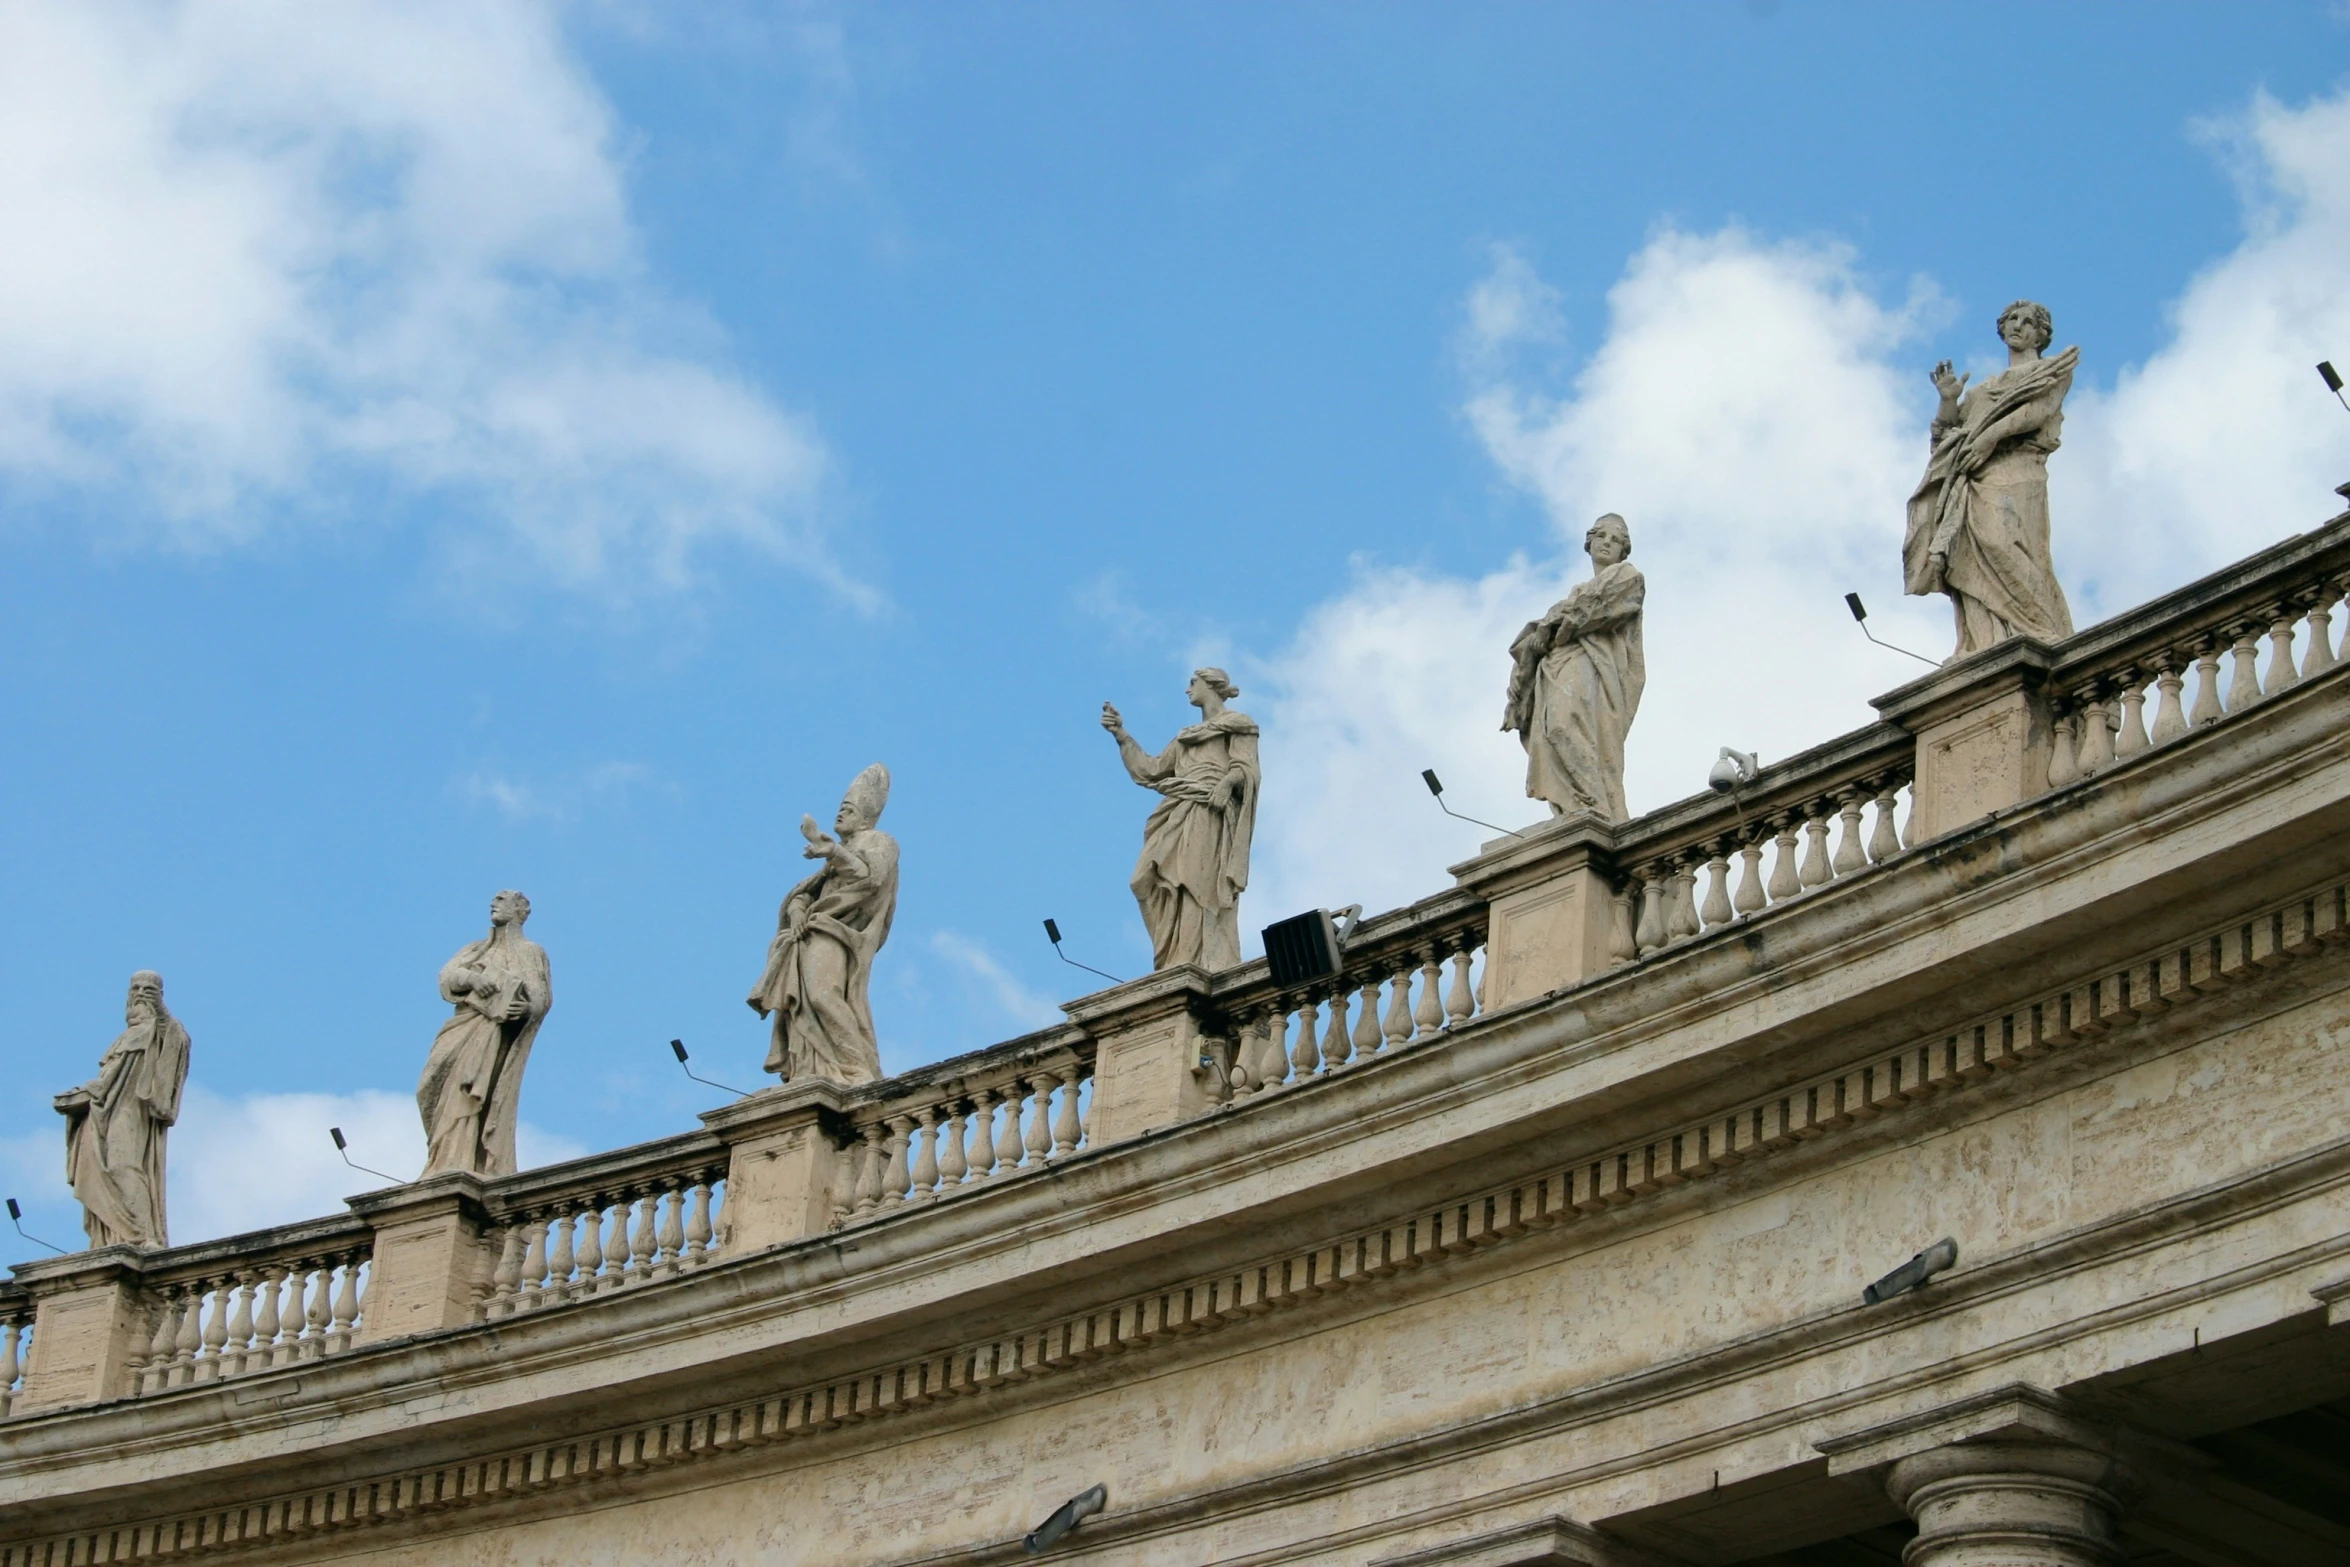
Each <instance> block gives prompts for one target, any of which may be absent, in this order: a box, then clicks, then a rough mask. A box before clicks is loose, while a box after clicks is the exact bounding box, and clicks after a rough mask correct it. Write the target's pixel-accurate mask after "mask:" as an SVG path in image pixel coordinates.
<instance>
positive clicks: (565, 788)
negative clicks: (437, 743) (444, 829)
mask: <svg viewBox="0 0 2350 1567" xmlns="http://www.w3.org/2000/svg"><path fill="white" fill-rule="evenodd" d="M655 786H659V787H661V788H662V789H664V790H665V792H667V793H669V794H670V795H672V796H675V795H677V794H678V793H679V792H680V791H679V790H678V788H677V786H676V785H675V784H673V783H664V782H663V781H662V780H661V778H660V776H659V775H658V774H657V773H655V771H654V770H653V769H652V768H650V767H647V766H646V765H645V764H644V763H642V762H598V763H596V764H594V765H593V766H590V767H585V768H581V769H580V770H578V771H577V772H573V773H566V774H562V775H559V776H557V777H554V778H551V779H548V780H545V781H543V782H534V781H533V780H530V779H527V778H517V777H514V776H512V775H510V774H507V773H505V772H503V771H500V770H499V769H497V768H477V769H476V770H474V771H473V772H470V773H467V774H466V775H465V776H463V777H462V778H459V779H456V780H454V781H453V783H452V785H451V788H452V789H453V790H454V792H455V793H456V794H457V795H458V796H459V797H460V798H461V799H463V800H464V801H465V802H466V803H467V804H469V805H474V806H479V807H482V808H483V809H486V810H491V811H495V812H496V813H497V814H498V815H500V816H502V817H504V818H505V819H506V820H507V821H509V822H517V823H519V822H546V823H549V824H551V825H554V826H565V825H568V824H569V823H572V822H575V821H577V820H579V818H580V817H582V816H584V815H587V814H589V813H590V812H593V811H602V810H619V809H624V808H625V807H626V806H627V805H628V803H629V801H630V800H631V799H633V798H635V797H636V796H637V795H638V794H640V793H642V792H643V791H644V790H646V789H648V788H652V787H655Z"/></svg>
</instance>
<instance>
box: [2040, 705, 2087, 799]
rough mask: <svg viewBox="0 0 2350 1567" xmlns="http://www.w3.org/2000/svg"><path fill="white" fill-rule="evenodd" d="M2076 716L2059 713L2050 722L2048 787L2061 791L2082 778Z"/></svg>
mask: <svg viewBox="0 0 2350 1567" xmlns="http://www.w3.org/2000/svg"><path fill="white" fill-rule="evenodd" d="M2075 727H2076V726H2075V721H2074V715H2073V714H2071V713H2059V714H2057V715H2055V716H2054V717H2052V718H2051V719H2050V720H2049V721H2048V787H2049V788H2051V789H2061V788H2063V787H2064V786H2065V785H2066V784H2069V783H2071V782H2072V781H2073V780H2074V779H2076V778H2078V777H2080V776H2081V764H2080V751H2079V745H2078V741H2077V739H2076V735H2075Z"/></svg>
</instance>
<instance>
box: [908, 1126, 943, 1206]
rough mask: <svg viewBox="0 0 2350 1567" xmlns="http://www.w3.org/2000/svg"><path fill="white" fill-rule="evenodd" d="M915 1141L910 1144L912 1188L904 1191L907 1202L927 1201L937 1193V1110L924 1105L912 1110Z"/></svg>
mask: <svg viewBox="0 0 2350 1567" xmlns="http://www.w3.org/2000/svg"><path fill="white" fill-rule="evenodd" d="M912 1135H913V1137H914V1138H915V1139H916V1141H915V1142H914V1143H913V1144H911V1145H910V1146H912V1147H914V1148H915V1149H916V1152H915V1154H914V1168H913V1171H912V1172H911V1173H912V1175H913V1181H914V1185H913V1189H912V1190H911V1191H909V1192H907V1193H906V1199H907V1200H908V1201H909V1202H928V1201H930V1199H931V1198H933V1197H936V1196H937V1195H938V1111H937V1109H936V1108H935V1107H933V1106H929V1105H925V1106H923V1107H922V1108H921V1109H919V1110H917V1111H915V1112H914V1131H913V1133H912Z"/></svg>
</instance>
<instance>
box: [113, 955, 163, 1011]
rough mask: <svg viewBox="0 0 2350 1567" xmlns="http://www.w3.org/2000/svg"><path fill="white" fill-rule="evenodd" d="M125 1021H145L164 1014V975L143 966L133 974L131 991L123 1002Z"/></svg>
mask: <svg viewBox="0 0 2350 1567" xmlns="http://www.w3.org/2000/svg"><path fill="white" fill-rule="evenodd" d="M122 1010H123V1021H124V1022H126V1023H144V1022H146V1021H147V1020H148V1019H150V1018H157V1017H161V1016H162V1015H163V976H162V975H161V974H158V973H156V972H155V971H154V970H153V969H151V968H143V969H141V970H139V971H138V972H137V973H136V974H133V975H132V976H131V993H130V995H129V997H128V998H127V999H126V1000H125V1001H124V1002H123V1009H122Z"/></svg>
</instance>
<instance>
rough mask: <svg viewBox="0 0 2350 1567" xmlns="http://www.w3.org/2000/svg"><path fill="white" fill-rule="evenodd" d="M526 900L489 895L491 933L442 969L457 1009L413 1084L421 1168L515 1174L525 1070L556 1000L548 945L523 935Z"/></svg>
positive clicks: (444, 995) (445, 993) (445, 992)
mask: <svg viewBox="0 0 2350 1567" xmlns="http://www.w3.org/2000/svg"><path fill="white" fill-rule="evenodd" d="M529 918H530V900H529V899H528V898H526V897H524V896H523V895H522V894H521V893H519V892H501V893H499V894H498V895H497V896H496V897H494V898H492V899H491V900H490V933H489V934H488V935H487V936H484V937H483V938H482V939H481V940H479V941H476V942H472V943H470V944H469V945H467V946H466V947H465V949H464V950H463V951H461V952H459V953H458V954H457V955H456V956H455V957H453V958H451V959H450V960H449V961H448V962H447V964H445V965H444V966H443V967H442V969H441V999H442V1000H443V1001H446V1002H449V1003H450V1004H451V1005H452V1006H454V1007H455V1008H456V1011H455V1012H454V1013H452V1014H451V1016H450V1018H449V1020H448V1021H447V1022H446V1023H443V1024H442V1025H441V1031H440V1033H439V1034H437V1035H435V1036H434V1038H433V1042H432V1051H431V1053H430V1054H429V1055H427V1056H426V1057H425V1059H424V1078H423V1080H422V1081H421V1082H419V1083H418V1084H417V1085H416V1108H417V1110H418V1112H419V1113H421V1114H422V1115H423V1117H424V1145H425V1151H424V1173H425V1174H426V1175H440V1174H443V1173H445V1172H447V1171H450V1170H463V1171H467V1172H469V1173H471V1174H474V1175H512V1174H513V1173H514V1171H515V1169H516V1164H515V1158H514V1124H515V1121H516V1120H517V1119H518V1115H519V1107H520V1104H521V1099H522V1070H523V1068H524V1067H525V1066H527V1065H528V1064H529V1063H530V1047H531V1044H532V1042H533V1041H535V1040H536V1039H537V1038H538V1033H539V1024H540V1023H542V1022H544V1021H545V1020H546V1016H547V1009H548V1008H549V1007H551V1006H553V1005H554V1004H555V987H554V980H553V978H552V976H551V975H550V973H549V971H548V968H547V954H546V949H545V948H543V947H541V946H540V945H539V944H538V943H537V942H535V941H531V940H528V939H527V938H525V937H524V936H523V934H522V927H523V924H524V922H525V921H527V920H528V919H529Z"/></svg>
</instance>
